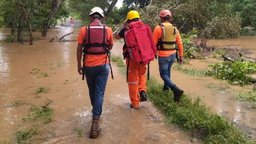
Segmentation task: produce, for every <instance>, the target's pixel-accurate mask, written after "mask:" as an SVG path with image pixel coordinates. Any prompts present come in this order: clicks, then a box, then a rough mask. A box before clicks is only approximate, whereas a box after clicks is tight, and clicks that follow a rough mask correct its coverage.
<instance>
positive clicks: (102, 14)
mask: <svg viewBox="0 0 256 144" xmlns="http://www.w3.org/2000/svg"><path fill="white" fill-rule="evenodd" d="M94 13H99V14H100V15H101V16H102V17H104V12H103V10H102V9H101V8H100V7H94V8H92V10H91V11H90V14H89V15H92V14H94Z"/></svg>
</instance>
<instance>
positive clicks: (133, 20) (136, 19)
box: [127, 18, 140, 23]
mask: <svg viewBox="0 0 256 144" xmlns="http://www.w3.org/2000/svg"><path fill="white" fill-rule="evenodd" d="M139 20H140V19H139V18H134V19H132V20H127V22H128V23H130V22H135V21H139Z"/></svg>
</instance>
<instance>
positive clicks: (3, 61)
mask: <svg viewBox="0 0 256 144" xmlns="http://www.w3.org/2000/svg"><path fill="white" fill-rule="evenodd" d="M5 50H6V49H5V48H4V47H3V45H2V44H1V43H0V74H1V77H0V78H3V79H5V78H7V77H8V76H9V73H8V70H9V65H8V61H9V60H8V56H6V52H5Z"/></svg>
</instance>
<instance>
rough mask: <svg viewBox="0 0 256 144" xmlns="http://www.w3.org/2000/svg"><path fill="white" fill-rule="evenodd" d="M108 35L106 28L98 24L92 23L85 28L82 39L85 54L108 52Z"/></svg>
mask: <svg viewBox="0 0 256 144" xmlns="http://www.w3.org/2000/svg"><path fill="white" fill-rule="evenodd" d="M108 42H109V40H108V33H107V30H106V26H105V25H104V24H101V23H98V22H92V23H91V24H89V25H87V26H86V33H85V39H84V53H85V54H95V55H98V54H106V53H107V52H108V50H107V49H106V48H107V47H108Z"/></svg>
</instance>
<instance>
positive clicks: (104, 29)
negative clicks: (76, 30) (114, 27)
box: [84, 24, 109, 55]
mask: <svg viewBox="0 0 256 144" xmlns="http://www.w3.org/2000/svg"><path fill="white" fill-rule="evenodd" d="M87 29H88V44H85V45H84V47H85V49H84V53H87V54H94V55H98V54H106V53H108V51H107V47H108V46H109V45H108V44H106V43H105V32H106V25H105V24H103V43H102V44H99V43H93V44H92V43H91V39H90V24H88V25H87ZM84 42H85V40H84ZM91 47H103V48H104V49H105V50H106V51H105V52H100V53H90V52H87V51H86V50H87V49H89V48H91Z"/></svg>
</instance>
